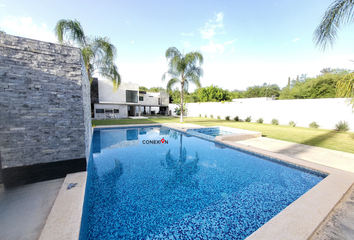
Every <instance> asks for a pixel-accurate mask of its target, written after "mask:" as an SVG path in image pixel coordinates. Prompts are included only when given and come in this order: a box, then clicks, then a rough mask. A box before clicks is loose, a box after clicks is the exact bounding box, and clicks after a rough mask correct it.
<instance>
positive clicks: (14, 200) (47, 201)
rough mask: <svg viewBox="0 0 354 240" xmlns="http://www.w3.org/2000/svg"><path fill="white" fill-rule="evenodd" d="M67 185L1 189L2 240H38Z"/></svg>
mask: <svg viewBox="0 0 354 240" xmlns="http://www.w3.org/2000/svg"><path fill="white" fill-rule="evenodd" d="M63 181H64V179H63V178H60V179H55V180H50V181H45V182H39V183H33V184H28V185H23V186H19V187H14V188H6V189H5V188H3V187H0V214H1V217H0V239H1V240H15V239H21V240H32V239H33V240H35V239H38V238H39V236H40V234H41V232H42V229H43V226H44V224H45V222H46V220H47V217H48V215H49V213H50V211H51V209H52V206H53V204H54V201H55V199H56V197H57V195H58V192H59V190H60V188H61V186H62V184H63Z"/></svg>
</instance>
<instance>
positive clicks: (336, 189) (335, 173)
mask: <svg viewBox="0 0 354 240" xmlns="http://www.w3.org/2000/svg"><path fill="white" fill-rule="evenodd" d="M142 126H147V127H151V126H164V127H168V128H171V129H174V130H177V131H180V132H185V133H186V132H187V130H188V129H189V128H204V127H203V126H199V125H195V124H189V125H187V124H183V125H182V126H180V127H179V126H178V125H177V124H169V123H159V124H127V125H105V126H97V127H93V128H92V131H94V129H95V128H97V129H102V128H103V129H109V128H127V127H142ZM214 141H215V143H221V144H223V145H226V146H229V147H232V148H236V149H242V150H244V151H251V152H254V153H256V154H259V155H263V156H266V157H270V158H276V159H279V160H281V161H284V162H286V163H290V164H293V165H297V166H303V167H305V168H310V169H313V170H317V171H320V172H323V173H327V174H328V176H327V177H326V178H325V179H324V180H322V181H321V182H320V183H319V184H317V185H316V186H315V187H313V188H312V189H310V190H309V191H308V192H306V193H305V194H304V195H302V196H301V197H300V198H299V199H297V200H296V201H295V202H293V203H292V204H290V205H289V206H288V207H286V208H285V209H284V210H283V211H281V212H280V213H279V214H277V215H276V216H275V217H273V218H272V219H271V220H270V221H268V222H267V223H266V224H264V225H263V226H262V227H260V228H259V229H258V230H257V231H255V232H254V233H253V234H251V235H250V236H249V237H247V238H246V239H248V240H259V239H289V240H290V239H294V240H295V239H309V238H311V236H312V235H313V234H314V233H315V231H316V230H317V229H318V227H319V226H320V225H321V223H322V222H323V221H324V220H325V219H326V218H327V216H328V215H329V214H330V213H331V211H332V210H333V209H334V207H335V206H336V205H337V204H338V203H339V202H340V201H341V199H342V198H343V197H344V195H345V194H346V193H347V192H348V190H349V189H350V187H351V186H352V185H353V184H354V174H353V173H351V172H347V171H343V170H339V169H335V168H331V167H327V166H324V165H320V164H316V163H313V162H310V161H305V160H301V159H297V158H293V157H289V156H286V155H283V154H279V153H274V152H270V151H267V150H262V149H259V148H255V147H251V146H245V145H243V144H240V143H235V142H232V141H234V140H231V141H230V140H225V139H222V138H215V140H214ZM78 174H79V173H78ZM73 175H74V174H73ZM68 176H69V175H68ZM83 185H84V186H85V185H86V175H85V177H84V182H83ZM64 187H65V186H64V184H63V187H62V190H63V188H64ZM62 190H60V192H59V194H58V197H57V200H56V202H57V201H59V200H58V199H61V200H60V201H61V202H63V200H62V199H63V198H64V199H65V196H64V197H63V196H62V195H63V194H64V195H65V193H67V192H65V191H64V190H63V191H62ZM84 190H85V189H83V191H84ZM80 192H81V193H82V189H81V190H80ZM71 200H72V201H73V202H75V206H76V208H77V209H79V211H73V212H70V211H66V219H76V220H75V221H76V223H75V224H73V223H72V222H71V221H70V222H68V221H66V222H60V223H55V224H53V221H52V220H50V219H51V218H53V219H56V218H58V214H59V213H58V210H57V209H58V207H56V208H55V205H56V203H55V204H54V206H53V208H52V210H51V213H50V214H49V216H48V220H47V223H46V225H45V227H44V229H43V231H42V235H43V234H44V233H46V234H48V230H46V228H47V229H50V230H51V231H50V233H52V232H54V233H57V232H60V231H61V232H62V234H61V236H63V235H64V234H66V236H67V238H65V239H78V236H79V233H80V225H81V215H82V214H81V213H82V209H83V204H84V194H77V195H76V197H75V198H72V199H71ZM64 202H65V201H64ZM62 207H63V208H64V206H62ZM53 214H54V217H53V216H52V215H53ZM77 215H79V216H80V217H79V219H78V216H77ZM59 216H60V214H59ZM75 221H74V222H75ZM50 222H52V224H51V225H49V226H47V224H49V223H50ZM48 227H50V228H48ZM68 232H69V233H70V234H71V235H68V234H67V233H68ZM52 234H53V233H52ZM42 235H41V238H40V239H45V238H42ZM46 236H48V235H46ZM51 236H52V237H54V239H55V237H56V236H55V235H54V236H53V235H51ZM57 239H61V238H57Z"/></svg>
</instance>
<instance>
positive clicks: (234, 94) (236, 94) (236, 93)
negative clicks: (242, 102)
mask: <svg viewBox="0 0 354 240" xmlns="http://www.w3.org/2000/svg"><path fill="white" fill-rule="evenodd" d="M244 92H245V91H242V90H237V89H235V90H233V91H232V92H231V96H232V99H234V98H243V97H244V96H243V93H244Z"/></svg>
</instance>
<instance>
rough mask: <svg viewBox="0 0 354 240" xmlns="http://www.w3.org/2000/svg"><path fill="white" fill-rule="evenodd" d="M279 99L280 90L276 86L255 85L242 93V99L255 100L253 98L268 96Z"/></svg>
mask: <svg viewBox="0 0 354 240" xmlns="http://www.w3.org/2000/svg"><path fill="white" fill-rule="evenodd" d="M273 95H274V96H276V97H279V95H280V88H279V86H278V85H277V84H270V85H268V84H267V83H263V85H255V86H252V87H248V88H247V89H246V91H245V92H243V97H245V98H255V97H269V96H273Z"/></svg>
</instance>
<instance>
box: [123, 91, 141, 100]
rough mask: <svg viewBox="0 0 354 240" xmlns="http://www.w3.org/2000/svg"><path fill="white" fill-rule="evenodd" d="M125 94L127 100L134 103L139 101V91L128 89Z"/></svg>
mask: <svg viewBox="0 0 354 240" xmlns="http://www.w3.org/2000/svg"><path fill="white" fill-rule="evenodd" d="M125 96H126V102H133V103H137V102H138V91H130V90H126V91H125Z"/></svg>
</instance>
